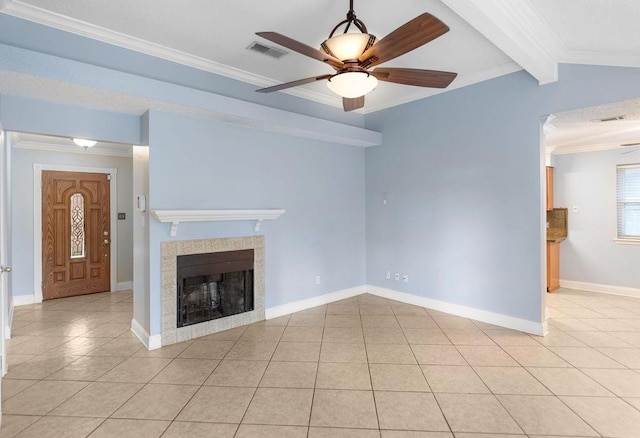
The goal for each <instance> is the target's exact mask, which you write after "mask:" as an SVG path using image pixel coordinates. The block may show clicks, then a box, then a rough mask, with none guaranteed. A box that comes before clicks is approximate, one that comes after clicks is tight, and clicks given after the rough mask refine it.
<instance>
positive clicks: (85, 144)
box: [73, 138, 98, 148]
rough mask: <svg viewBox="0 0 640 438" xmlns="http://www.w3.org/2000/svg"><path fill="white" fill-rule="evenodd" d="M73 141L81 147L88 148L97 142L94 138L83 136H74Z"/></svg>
mask: <svg viewBox="0 0 640 438" xmlns="http://www.w3.org/2000/svg"><path fill="white" fill-rule="evenodd" d="M73 142H74V143H75V144H77V145H78V146H80V147H83V148H90V147H93V146H95V145H96V144H97V143H98V142H97V141H95V140H87V139H85V138H74V139H73Z"/></svg>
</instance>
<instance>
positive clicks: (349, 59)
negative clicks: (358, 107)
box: [321, 0, 378, 98]
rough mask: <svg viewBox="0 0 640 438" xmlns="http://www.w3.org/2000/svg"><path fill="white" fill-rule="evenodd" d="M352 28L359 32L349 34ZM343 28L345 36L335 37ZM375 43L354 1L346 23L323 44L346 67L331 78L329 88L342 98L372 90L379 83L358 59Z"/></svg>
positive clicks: (357, 95)
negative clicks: (359, 17) (355, 7)
mask: <svg viewBox="0 0 640 438" xmlns="http://www.w3.org/2000/svg"><path fill="white" fill-rule="evenodd" d="M351 25H353V26H354V27H355V28H357V30H359V31H360V32H348V31H349V28H350V27H351ZM341 26H344V31H343V33H342V34H339V35H336V36H334V34H335V33H336V31H337V30H338V29H339V28H340V27H341ZM375 42H376V37H375V36H374V35H370V34H369V33H368V32H367V26H365V24H364V23H363V22H362V20H360V19H358V18H357V17H356V13H355V11H354V10H353V0H350V1H349V11H348V12H347V18H346V20H343V21H341V22H340V23H338V24H337V25H336V26H335V27H334V28H333V30H332V31H331V33H330V34H329V38H327V39H326V40H325V41H324V42H323V43H322V45H321V47H322V50H323V51H324V52H325V53H326V54H328V55H331V56H333V57H334V58H337V59H339V60H340V61H342V62H343V63H344V66H343V67H342V68H341V69H340V70H338V73H336V74H335V75H333V76H331V77H330V78H329V81H328V82H327V86H328V87H329V89H330V90H331V91H333V92H334V93H336V94H337V95H339V96H342V97H346V98H355V97H360V96H364V95H365V94H367V93H369V92H371V91H373V89H375V88H376V86H377V85H378V80H377V79H376V78H375V77H374V76H372V75H370V74H369V73H368V72H367V71H366V70H365V69H364V68H362V67H361V66H360V62H359V61H358V58H359V57H360V55H362V54H363V53H364V52H365V51H366V50H367V49H369V47H371V46H372V45H373V44H374V43H375Z"/></svg>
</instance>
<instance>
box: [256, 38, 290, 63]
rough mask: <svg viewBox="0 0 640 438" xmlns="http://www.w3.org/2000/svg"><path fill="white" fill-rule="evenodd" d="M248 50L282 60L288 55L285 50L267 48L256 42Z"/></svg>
mask: <svg viewBox="0 0 640 438" xmlns="http://www.w3.org/2000/svg"><path fill="white" fill-rule="evenodd" d="M247 50H252V51H254V52H258V53H262V54H263V55H267V56H270V57H272V58H275V59H280V58H282V57H283V56H284V55H286V54H287V52H285V51H284V50H280V49H276V48H275V47H271V46H265V45H264V44H260V43H258V42H256V41H254V42H252V43H251V45H250V46H249V47H247Z"/></svg>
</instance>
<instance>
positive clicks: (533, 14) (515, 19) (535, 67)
mask: <svg viewBox="0 0 640 438" xmlns="http://www.w3.org/2000/svg"><path fill="white" fill-rule="evenodd" d="M442 2H443V3H444V4H445V5H447V6H448V7H449V8H450V9H451V10H453V11H454V12H455V13H456V14H458V15H459V16H460V17H461V18H462V19H464V20H465V21H466V22H467V23H469V24H470V25H471V26H473V27H474V28H475V29H476V30H477V31H478V32H480V33H481V34H482V35H483V36H484V37H486V38H487V39H488V40H489V41H490V42H491V43H493V44H494V45H495V46H496V47H498V48H499V49H500V50H502V51H503V52H504V53H505V54H506V55H507V56H509V57H510V58H511V59H513V60H514V61H515V62H517V63H518V64H519V65H520V66H522V68H523V69H525V70H526V71H527V72H528V73H529V74H531V75H532V76H533V77H534V78H536V79H537V80H538V83H539V84H540V85H544V84H548V83H552V82H556V81H557V80H558V59H559V57H560V56H561V55H562V54H563V53H565V52H566V51H567V49H566V47H565V46H564V44H563V43H562V41H561V40H560V38H558V36H557V35H556V34H555V32H554V31H553V29H552V28H551V26H550V25H549V23H547V21H546V20H545V19H544V18H543V17H542V15H540V13H539V12H538V11H537V10H536V9H535V8H534V7H533V5H532V4H531V3H530V2H529V1H526V0H525V1H519V2H514V1H513V0H485V1H482V2H478V1H476V0H442Z"/></svg>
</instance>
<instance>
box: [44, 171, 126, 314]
mask: <svg viewBox="0 0 640 438" xmlns="http://www.w3.org/2000/svg"><path fill="white" fill-rule="evenodd" d="M43 170H58V171H63V172H89V173H106V174H108V175H110V176H111V181H110V184H109V191H110V193H109V198H110V199H109V204H110V208H111V214H110V216H111V217H110V223H111V224H110V228H111V229H110V231H109V233H110V235H111V276H110V287H111V292H115V291H117V290H118V232H117V228H118V226H117V224H118V222H117V220H118V211H117V206H116V201H117V193H116V189H117V179H118V169H117V168H115V167H84V166H67V165H58V164H43V163H34V164H33V288H34V292H33V302H34V303H41V302H42V171H43Z"/></svg>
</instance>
